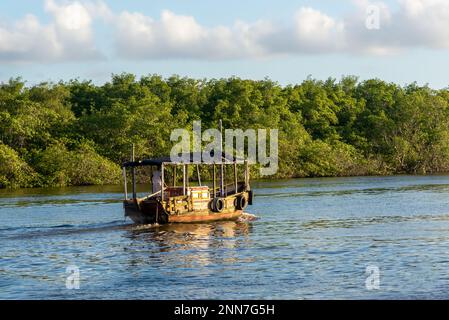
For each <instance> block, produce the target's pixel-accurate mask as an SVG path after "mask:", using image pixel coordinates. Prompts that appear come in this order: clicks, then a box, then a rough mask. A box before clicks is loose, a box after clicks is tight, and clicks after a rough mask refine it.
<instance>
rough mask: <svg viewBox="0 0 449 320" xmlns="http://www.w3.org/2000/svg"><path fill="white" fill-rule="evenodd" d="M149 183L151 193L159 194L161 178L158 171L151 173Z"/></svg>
mask: <svg viewBox="0 0 449 320" xmlns="http://www.w3.org/2000/svg"><path fill="white" fill-rule="evenodd" d="M151 183H152V186H153V193H156V192H159V191H161V190H162V178H161V172H160V171H159V170H155V171H153V176H152V177H151Z"/></svg>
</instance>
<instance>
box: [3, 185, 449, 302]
mask: <svg viewBox="0 0 449 320" xmlns="http://www.w3.org/2000/svg"><path fill="white" fill-rule="evenodd" d="M140 187H141V191H144V189H143V188H145V187H144V186H140ZM252 187H253V189H254V190H255V193H256V197H255V202H254V205H253V206H250V207H248V209H247V212H248V213H251V214H254V215H256V216H257V217H258V219H257V220H254V221H240V222H229V221H228V222H219V223H210V224H188V225H178V226H175V225H173V226H161V227H158V228H141V227H136V226H133V225H132V224H131V222H130V221H129V220H126V221H125V220H124V218H123V209H122V204H121V202H120V201H121V198H122V193H121V189H120V187H117V186H107V187H76V188H59V189H24V190H16V191H10V190H0V244H1V245H0V299H341V298H343V299H412V298H424V299H448V298H449V176H394V177H352V178H323V179H292V180H278V181H269V182H253V184H252ZM70 272H74V273H70ZM78 275H79V277H77V276H78ZM76 279H79V281H78V282H77V280H76ZM78 285H79V289H76V287H77V286H78ZM74 287H75V288H74ZM70 288H72V289H70ZM73 288H74V289H73Z"/></svg>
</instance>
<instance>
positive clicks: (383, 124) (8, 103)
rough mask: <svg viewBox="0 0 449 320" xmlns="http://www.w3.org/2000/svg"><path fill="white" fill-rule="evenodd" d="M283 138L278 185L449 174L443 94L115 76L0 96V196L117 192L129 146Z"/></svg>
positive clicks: (350, 81)
mask: <svg viewBox="0 0 449 320" xmlns="http://www.w3.org/2000/svg"><path fill="white" fill-rule="evenodd" d="M219 119H222V120H223V125H224V127H225V128H241V129H243V130H245V129H248V128H254V129H257V128H278V129H279V171H278V173H277V174H276V176H275V177H309V176H342V175H369V174H393V173H434V172H446V171H449V90H448V89H444V90H432V89H431V88H429V87H427V86H424V87H420V86H417V85H416V84H411V85H408V86H405V87H401V86H398V85H396V84H393V83H386V82H384V81H381V80H377V79H374V80H367V81H363V82H359V81H358V80H357V78H355V77H344V78H342V79H341V80H340V81H336V80H335V79H328V80H326V81H318V80H314V79H310V78H309V79H307V80H305V81H303V82H302V83H301V84H298V85H289V86H280V85H279V84H277V83H275V82H273V81H270V80H267V79H266V80H262V81H252V80H242V79H239V78H229V79H218V80H216V79H212V80H195V79H189V78H180V77H178V76H173V77H170V78H168V79H163V78H161V77H160V76H157V75H150V76H146V77H142V78H140V79H136V78H135V76H133V75H131V74H120V75H114V76H113V77H112V80H111V81H110V82H108V83H106V84H104V85H101V86H98V85H94V84H93V83H92V82H90V81H78V80H74V81H69V82H60V83H57V84H53V83H42V84H39V85H34V86H25V83H24V82H23V81H22V80H21V79H11V80H10V81H9V82H8V83H3V84H1V86H0V187H20V186H22V187H28V186H49V185H58V186H64V185H86V184H106V183H117V182H118V181H119V180H120V163H121V162H123V161H125V160H127V159H129V154H130V146H131V144H132V143H134V144H135V146H136V154H137V155H138V156H139V157H151V156H158V155H162V154H168V153H169V152H170V149H171V146H172V143H171V142H170V132H171V130H172V129H174V128H191V126H192V122H193V121H194V120H202V127H203V130H204V129H207V128H211V127H217V122H218V120H219Z"/></svg>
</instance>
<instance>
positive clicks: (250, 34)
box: [0, 0, 449, 88]
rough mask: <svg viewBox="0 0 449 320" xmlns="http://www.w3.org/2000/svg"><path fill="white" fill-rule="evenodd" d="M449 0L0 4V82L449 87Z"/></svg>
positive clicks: (46, 0) (50, 0) (35, 0)
mask: <svg viewBox="0 0 449 320" xmlns="http://www.w3.org/2000/svg"><path fill="white" fill-rule="evenodd" d="M448 58H449V1H448V0H387V1H382V2H380V1H369V0H340V1H339V0H313V1H312V0H296V1H294V0H288V1H287V0H276V1H274V0H271V1H268V0H245V1H242V0H226V1H210V0H151V1H144V0H141V1H138V0H128V1H120V0H77V1H71V0H14V1H10V0H3V1H1V2H0V81H5V80H8V79H9V78H10V77H16V76H22V77H23V78H24V79H26V80H28V82H29V83H30V84H33V83H37V82H40V81H48V80H52V81H57V80H60V79H63V80H67V79H71V78H79V79H92V80H94V81H95V82H96V83H102V82H104V81H107V80H108V79H109V78H110V75H111V74H112V73H120V72H132V73H135V74H137V75H142V74H149V73H158V74H162V75H164V76H169V75H172V74H179V75H182V76H191V77H196V78H212V77H214V78H217V77H228V76H234V75H235V76H239V77H243V78H251V79H263V78H265V77H269V78H271V79H273V80H276V81H279V82H280V83H282V84H287V83H296V82H300V81H302V80H303V79H305V78H306V77H307V76H308V75H312V76H313V77H316V78H319V79H325V78H327V77H329V76H331V77H335V78H340V77H341V76H342V75H357V76H360V78H362V79H366V78H373V77H378V78H382V79H385V80H387V81H394V82H397V83H400V84H405V83H410V82H413V81H417V82H418V83H420V84H425V83H429V84H430V85H431V86H433V87H435V88H443V87H447V86H449V59H448Z"/></svg>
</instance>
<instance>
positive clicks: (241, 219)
mask: <svg viewBox="0 0 449 320" xmlns="http://www.w3.org/2000/svg"><path fill="white" fill-rule="evenodd" d="M257 219H259V217H258V216H256V215H254V214H251V213H243V214H242V215H241V216H240V217H239V218H238V219H237V221H238V222H248V221H254V220H257Z"/></svg>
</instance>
